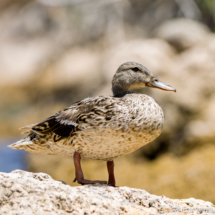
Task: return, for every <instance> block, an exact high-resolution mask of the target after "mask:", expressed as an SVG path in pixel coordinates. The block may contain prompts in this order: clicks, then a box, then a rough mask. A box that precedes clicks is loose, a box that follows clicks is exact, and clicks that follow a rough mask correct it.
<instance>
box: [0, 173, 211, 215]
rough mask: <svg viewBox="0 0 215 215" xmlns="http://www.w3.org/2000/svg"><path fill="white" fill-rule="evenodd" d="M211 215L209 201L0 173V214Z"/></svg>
mask: <svg viewBox="0 0 215 215" xmlns="http://www.w3.org/2000/svg"><path fill="white" fill-rule="evenodd" d="M177 213H180V214H215V207H214V205H213V204H212V203H210V202H205V201H202V200H196V199H193V198H190V199H184V200H177V199H175V200H173V199H169V198H167V197H165V196H156V195H151V194H149V193H147V192H146V191H145V190H140V189H133V188H129V187H109V186H107V185H100V184H96V185H85V186H78V187H71V186H69V185H65V184H63V183H62V182H59V181H55V180H53V179H52V178H51V177H50V176H49V175H47V174H45V173H31V172H25V171H21V170H15V171H13V172H11V173H0V214H1V215H6V214H7V215H15V214H16V215H19V214H22V215H30V214H35V215H37V214H38V215H41V214H52V215H55V214H62V215H63V214H83V215H85V214H153V215H154V214H169V215H171V214H177Z"/></svg>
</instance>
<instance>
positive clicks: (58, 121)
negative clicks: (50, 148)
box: [31, 96, 116, 137]
mask: <svg viewBox="0 0 215 215" xmlns="http://www.w3.org/2000/svg"><path fill="white" fill-rule="evenodd" d="M115 99H116V98H114V97H111V96H98V97H94V98H86V99H84V100H81V101H78V102H76V103H74V104H72V105H71V106H70V107H68V108H66V109H64V110H62V111H59V112H57V113H56V114H55V115H53V116H50V117H49V118H47V119H46V120H44V121H42V122H40V123H38V124H36V125H34V126H33V127H32V128H31V130H32V131H33V132H35V133H37V134H39V135H46V134H49V133H50V132H54V133H55V134H57V135H59V136H61V137H68V136H70V135H71V134H72V133H73V132H76V131H77V130H82V129H83V128H84V124H89V123H90V121H91V120H93V119H95V118H96V120H97V121H100V120H101V119H102V118H103V119H104V117H107V115H110V112H112V114H113V112H114V111H113V106H114V104H113V103H114V100H115Z"/></svg>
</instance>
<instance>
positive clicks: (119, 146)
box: [11, 62, 175, 185]
mask: <svg viewBox="0 0 215 215" xmlns="http://www.w3.org/2000/svg"><path fill="white" fill-rule="evenodd" d="M147 86H148V87H156V88H160V89H163V90H171V91H175V89H174V88H172V87H170V86H168V85H165V84H163V83H162V82H160V81H159V80H158V79H157V78H155V77H154V76H153V75H152V74H151V72H149V71H148V69H147V68H145V67H144V66H143V65H141V64H138V63H134V62H127V63H124V64H122V65H121V66H120V67H119V69H118V70H117V72H116V74H115V75H114V78H113V81H112V90H113V94H114V96H97V97H94V98H86V99H84V100H82V101H79V102H76V103H74V104H73V105H71V106H70V107H68V108H66V109H64V110H62V111H59V112H58V113H56V114H55V115H53V116H51V117H49V118H48V119H46V120H44V121H43V122H41V123H38V124H35V125H31V126H27V127H25V128H26V129H27V132H28V133H29V135H28V136H27V137H26V138H24V139H23V140H20V141H18V142H17V143H14V144H12V145H11V147H12V148H15V149H24V150H26V151H29V152H35V153H45V154H52V155H55V154H58V155H63V156H69V157H72V156H73V155H74V153H78V155H77V156H76V157H77V159H79V160H80V158H79V157H78V156H79V155H80V157H81V158H83V159H95V160H106V161H112V160H113V159H114V158H116V157H118V156H121V155H125V154H128V153H131V152H133V151H135V150H137V149H138V148H140V147H142V146H143V145H145V144H147V143H149V142H151V141H152V140H154V139H155V138H156V137H158V136H159V135H160V133H161V131H162V129H163V124H164V115H163V111H162V109H161V107H160V106H159V105H158V104H157V102H156V101H155V100H154V99H153V98H151V97H149V96H147V95H144V94H137V93H134V92H132V90H135V89H138V88H143V87H147ZM109 169H112V167H111V168H109ZM76 178H77V175H76ZM83 180H84V179H83ZM112 181H113V180H112ZM83 183H84V182H83ZM83 183H82V184H83ZM114 185H115V184H114Z"/></svg>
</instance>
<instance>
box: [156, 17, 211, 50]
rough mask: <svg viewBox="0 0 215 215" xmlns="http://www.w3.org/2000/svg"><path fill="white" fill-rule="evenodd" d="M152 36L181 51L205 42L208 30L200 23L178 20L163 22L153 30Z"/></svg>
mask: <svg viewBox="0 0 215 215" xmlns="http://www.w3.org/2000/svg"><path fill="white" fill-rule="evenodd" d="M154 34H155V36H156V37H158V38H161V39H163V40H165V41H167V42H169V43H170V44H171V45H173V46H174V47H175V48H176V50H178V51H183V50H184V49H187V48H190V47H193V46H196V45H199V44H204V43H205V42H207V38H208V36H209V29H208V27H207V26H206V25H204V24H202V23H200V22H196V21H194V20H191V19H185V18H180V19H173V20H169V21H166V22H164V23H163V24H162V25H160V26H159V27H158V28H157V29H156V30H155V33H154Z"/></svg>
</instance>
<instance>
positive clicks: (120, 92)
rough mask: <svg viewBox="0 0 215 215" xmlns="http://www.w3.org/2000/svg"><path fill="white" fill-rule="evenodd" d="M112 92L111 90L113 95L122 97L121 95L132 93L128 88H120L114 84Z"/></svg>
mask: <svg viewBox="0 0 215 215" xmlns="http://www.w3.org/2000/svg"><path fill="white" fill-rule="evenodd" d="M112 92H113V96H114V97H123V96H125V95H127V94H130V93H132V92H131V91H129V90H125V89H122V88H117V87H115V86H112Z"/></svg>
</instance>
